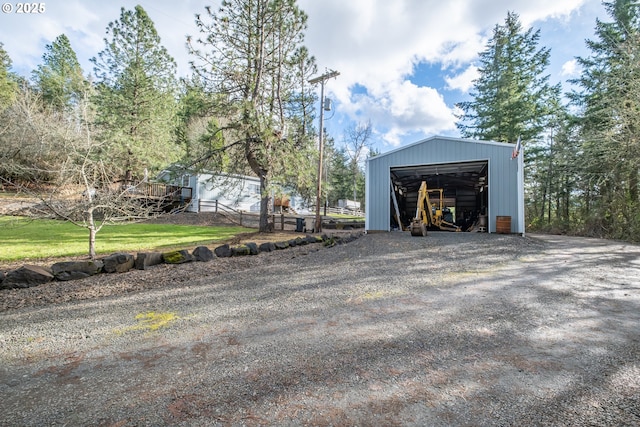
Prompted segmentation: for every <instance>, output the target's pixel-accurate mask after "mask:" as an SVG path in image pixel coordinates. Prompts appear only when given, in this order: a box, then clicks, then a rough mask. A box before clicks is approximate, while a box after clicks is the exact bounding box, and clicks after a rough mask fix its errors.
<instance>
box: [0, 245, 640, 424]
mask: <svg viewBox="0 0 640 427" xmlns="http://www.w3.org/2000/svg"><path fill="white" fill-rule="evenodd" d="M638 283H640V247H638V246H633V245H625V244H622V243H616V242H606V241H600V240H593V239H577V238H568V237H556V236H534V237H527V238H521V237H517V236H498V235H487V234H466V233H465V234H463V233H430V235H429V236H428V237H427V238H425V239H422V238H412V237H410V236H408V233H397V234H394V233H389V234H382V235H370V236H365V237H363V238H361V239H358V240H357V241H355V242H353V243H350V244H348V245H344V246H338V247H336V248H332V249H330V250H323V251H319V252H315V253H310V254H308V255H306V256H298V257H296V258H294V259H291V260H290V261H289V262H288V263H279V264H275V265H271V266H268V267H263V268H260V269H259V270H257V271H248V272H247V271H245V272H242V271H237V272H232V273H228V274H222V275H219V276H209V277H202V278H199V279H197V280H194V281H193V282H191V283H189V284H185V286H181V287H176V288H173V289H169V290H157V291H152V292H145V293H144V294H135V295H130V296H123V297H119V298H113V299H106V300H102V301H91V302H82V303H78V304H76V305H74V306H58V307H50V308H42V309H38V310H35V311H32V312H29V313H28V314H25V315H24V317H23V318H22V319H19V320H20V321H22V322H25V323H27V322H28V326H24V328H25V329H26V330H28V331H29V332H28V333H30V334H32V335H33V336H38V334H41V335H42V336H44V337H45V338H44V339H45V340H46V341H50V342H53V343H54V344H53V345H51V346H50V347H44V345H43V346H41V347H38V345H37V343H22V346H21V347H20V346H18V347H16V350H14V351H18V350H20V349H22V350H25V349H27V350H28V351H26V352H24V353H23V354H25V355H26V356H25V357H27V360H28V358H29V357H31V359H30V360H31V361H32V363H33V364H34V366H35V365H37V366H38V368H37V369H36V368H35V367H32V366H31V365H29V364H28V363H19V362H18V361H17V360H7V361H8V362H10V363H9V364H8V365H7V366H9V367H7V368H4V371H3V372H2V375H1V377H0V384H2V392H3V396H5V398H4V401H3V402H2V403H0V409H1V410H2V413H3V414H4V416H5V419H6V420H7V421H10V422H15V423H17V424H21V425H42V424H63V423H72V424H73V423H79V424H98V425H123V426H124V425H176V424H183V425H218V424H219V425H301V424H304V425H436V426H437V425H442V426H444V425H583V424H591V425H633V424H638V423H640V406H639V404H638V402H639V401H640V375H639V374H640V348H639V347H640V345H639V343H640V328H639V326H640V295H639V293H638ZM146 310H157V311H176V312H177V314H178V316H179V317H180V319H179V320H178V321H177V322H176V323H175V324H174V325H172V326H170V327H168V328H166V329H161V330H158V331H156V332H153V333H151V332H145V331H137V332H132V333H126V334H122V335H118V334H115V333H114V332H113V331H114V330H116V329H118V328H122V327H123V326H126V325H127V324H130V322H131V319H132V318H133V316H135V314H136V313H139V312H143V311H146ZM58 311H61V312H62V313H59V314H58V316H59V317H56V315H54V314H53V312H58ZM114 312H117V313H120V314H121V315H119V316H117V317H115V318H114V316H113V313H114ZM122 313H129V315H128V316H123V315H122ZM52 316H53V317H54V319H53V320H52ZM15 317H16V318H20V315H19V314H16V315H15ZM39 318H40V319H42V323H39V320H38V319H39ZM52 322H53V324H54V325H55V324H56V322H58V323H59V324H62V323H63V322H66V323H68V324H67V327H69V326H71V327H72V328H73V327H75V328H78V329H82V328H81V325H83V324H84V323H86V322H93V323H92V325H91V327H90V328H88V330H90V331H91V333H92V334H97V335H99V336H100V339H99V340H98V343H99V345H97V346H96V345H89V346H85V345H83V344H82V340H81V339H78V341H77V345H76V348H75V349H73V348H74V347H73V344H74V343H73V342H72V343H71V344H70V343H68V342H65V343H62V344H60V345H59V346H56V345H55V343H56V335H55V333H52V332H46V333H45V332H43V330H44V329H45V328H46V326H47V325H49V326H51V324H52ZM61 329H62V328H61ZM2 332H3V334H5V333H6V331H5V330H2ZM6 336H7V335H5V338H4V339H5V341H10V340H9V339H7V338H6ZM0 338H1V337H0ZM59 341H64V340H61V339H59ZM66 341H70V338H69V337H66ZM71 341H72V340H71ZM14 346H15V345H14ZM45 348H46V350H47V351H48V353H46V354H45V351H44V349H45ZM61 349H66V350H64V351H63V350H61ZM37 350H39V351H40V352H38V351H37ZM5 356H6V353H5ZM26 397H29V400H28V401H26V400H25V398H26ZM25 402H40V404H36V403H25ZM25 405H27V406H28V408H27V409H28V410H27V411H26V412H25ZM15 408H20V411H22V412H19V411H18V410H17V409H15Z"/></svg>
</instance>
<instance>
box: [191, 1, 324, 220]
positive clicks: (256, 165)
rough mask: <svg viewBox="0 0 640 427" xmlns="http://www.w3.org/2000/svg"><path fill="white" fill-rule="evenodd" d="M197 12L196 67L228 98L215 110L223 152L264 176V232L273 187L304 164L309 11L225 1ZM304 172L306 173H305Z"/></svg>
mask: <svg viewBox="0 0 640 427" xmlns="http://www.w3.org/2000/svg"><path fill="white" fill-rule="evenodd" d="M206 12H207V13H206V15H204V16H203V15H196V25H197V26H198V28H199V30H200V33H201V34H202V37H201V38H198V39H196V40H192V39H191V38H190V39H189V41H188V42H189V46H190V52H191V53H192V54H193V55H194V56H195V57H196V60H195V61H194V63H193V69H194V72H196V73H197V74H199V75H200V76H201V77H202V78H203V79H204V80H205V81H206V82H207V85H208V87H209V89H210V90H211V91H213V92H214V93H216V94H219V95H223V96H221V97H220V98H219V101H220V102H219V104H218V105H217V108H216V112H217V115H218V117H219V122H220V123H221V127H220V131H221V132H222V133H223V134H224V139H225V144H226V145H225V150H226V151H228V152H229V153H232V154H233V156H234V158H239V157H242V159H243V160H244V161H243V162H238V164H237V165H236V167H237V168H238V169H240V170H242V169H244V168H245V167H246V166H244V165H248V166H249V168H250V170H251V171H252V172H253V173H254V174H255V175H256V176H257V177H258V178H260V187H261V194H262V198H261V203H260V230H261V231H267V230H268V229H269V227H268V207H269V184H270V182H271V180H272V179H277V178H284V179H286V180H289V179H290V177H291V175H292V173H291V172H292V171H295V170H296V169H298V170H302V169H307V168H306V166H304V167H300V166H303V165H305V161H308V160H309V147H310V146H311V145H312V144H313V141H314V139H313V138H312V135H311V134H310V133H309V132H308V128H309V123H310V118H311V117H312V115H311V114H310V113H309V112H308V109H309V108H310V106H311V105H312V102H311V100H312V99H313V96H312V95H311V90H312V87H311V86H310V85H309V84H308V83H307V81H308V79H309V78H310V76H311V74H312V73H314V72H315V62H314V60H313V58H312V57H310V56H309V54H308V52H307V51H306V49H304V47H303V46H302V43H303V40H304V30H305V28H306V21H307V16H306V15H305V14H304V12H303V11H302V10H300V9H299V8H298V7H297V5H296V2H295V0H223V1H222V4H221V7H220V8H219V9H217V10H215V11H214V10H213V9H212V8H210V7H207V8H206ZM302 176H303V177H304V176H307V177H308V174H303V175H302Z"/></svg>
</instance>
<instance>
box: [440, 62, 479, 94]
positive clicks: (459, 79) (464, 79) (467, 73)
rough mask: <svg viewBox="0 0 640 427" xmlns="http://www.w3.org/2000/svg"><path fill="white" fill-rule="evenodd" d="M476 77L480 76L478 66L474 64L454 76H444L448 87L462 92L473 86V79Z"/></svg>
mask: <svg viewBox="0 0 640 427" xmlns="http://www.w3.org/2000/svg"><path fill="white" fill-rule="evenodd" d="M478 77H480V73H479V72H478V68H477V67H476V66H474V65H470V66H469V67H467V69H466V70H464V71H463V72H462V73H460V74H458V75H456V76H452V77H445V82H447V88H448V89H452V90H459V91H461V92H463V93H467V92H469V90H470V89H471V87H472V86H473V81H474V80H475V79H477V78H478Z"/></svg>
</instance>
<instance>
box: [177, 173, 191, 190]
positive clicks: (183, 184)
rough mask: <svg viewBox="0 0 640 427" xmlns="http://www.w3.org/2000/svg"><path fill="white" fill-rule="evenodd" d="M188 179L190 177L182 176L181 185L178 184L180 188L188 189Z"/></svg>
mask: <svg viewBox="0 0 640 427" xmlns="http://www.w3.org/2000/svg"><path fill="white" fill-rule="evenodd" d="M190 178H191V177H190V176H189V175H182V183H181V184H180V186H181V187H188V186H189V179H190Z"/></svg>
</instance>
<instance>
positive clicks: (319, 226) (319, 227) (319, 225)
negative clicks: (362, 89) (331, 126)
mask: <svg viewBox="0 0 640 427" xmlns="http://www.w3.org/2000/svg"><path fill="white" fill-rule="evenodd" d="M339 75H340V73H339V72H337V71H333V70H329V71H327V72H326V73H324V74H323V75H321V76H319V77H315V78H313V79H311V80H309V83H311V84H315V83H318V82H320V129H319V132H318V133H319V137H318V142H319V144H318V148H319V149H320V155H319V156H318V188H317V190H318V194H317V196H316V221H315V224H314V227H313V229H314V231H315V232H316V233H317V232H320V231H322V218H321V217H320V203H321V201H322V154H323V152H324V144H323V142H324V141H323V139H322V136H323V133H324V129H323V128H324V107H325V105H324V82H325V81H327V80H329V79H331V78H333V77H337V76H339Z"/></svg>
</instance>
